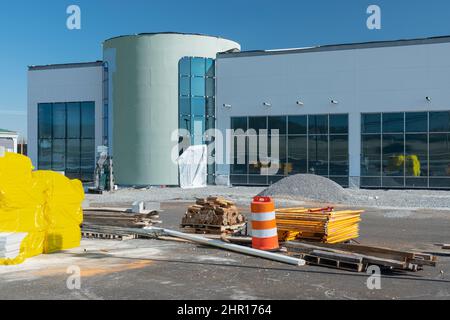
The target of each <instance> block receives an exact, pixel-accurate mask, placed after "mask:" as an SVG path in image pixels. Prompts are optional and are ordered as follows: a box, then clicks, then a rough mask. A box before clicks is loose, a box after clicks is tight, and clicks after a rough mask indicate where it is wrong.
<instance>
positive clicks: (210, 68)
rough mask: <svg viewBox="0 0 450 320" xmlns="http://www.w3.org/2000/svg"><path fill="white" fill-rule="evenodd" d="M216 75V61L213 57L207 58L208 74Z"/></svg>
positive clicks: (210, 75) (209, 75)
mask: <svg viewBox="0 0 450 320" xmlns="http://www.w3.org/2000/svg"><path fill="white" fill-rule="evenodd" d="M215 75H216V70H215V61H214V60H213V59H206V76H208V77H214V76H215Z"/></svg>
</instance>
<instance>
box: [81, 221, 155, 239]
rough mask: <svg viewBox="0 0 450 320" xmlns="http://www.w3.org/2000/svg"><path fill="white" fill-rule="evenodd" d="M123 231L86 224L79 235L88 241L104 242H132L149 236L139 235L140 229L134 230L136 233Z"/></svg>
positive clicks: (119, 228) (118, 228) (116, 228)
mask: <svg viewBox="0 0 450 320" xmlns="http://www.w3.org/2000/svg"><path fill="white" fill-rule="evenodd" d="M126 229H127V230H124V229H123V228H121V227H114V226H103V225H92V224H86V225H83V226H82V229H81V235H82V236H83V237H84V238H88V239H104V240H118V241H125V240H133V239H149V238H152V237H151V236H145V235H142V234H141V233H139V232H138V231H139V230H140V229H136V231H137V232H136V233H133V232H132V231H129V230H130V228H126Z"/></svg>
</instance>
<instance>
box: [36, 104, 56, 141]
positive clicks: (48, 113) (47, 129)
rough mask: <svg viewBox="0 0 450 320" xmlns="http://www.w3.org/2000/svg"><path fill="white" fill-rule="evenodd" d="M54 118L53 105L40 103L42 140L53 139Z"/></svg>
mask: <svg viewBox="0 0 450 320" xmlns="http://www.w3.org/2000/svg"><path fill="white" fill-rule="evenodd" d="M52 117H53V107H52V104H51V103H40V104H39V105H38V127H39V138H40V139H49V138H51V137H52Z"/></svg>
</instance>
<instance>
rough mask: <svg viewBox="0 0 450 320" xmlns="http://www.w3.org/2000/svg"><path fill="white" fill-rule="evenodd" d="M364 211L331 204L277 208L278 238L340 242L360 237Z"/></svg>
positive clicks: (284, 239) (282, 239)
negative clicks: (329, 206) (360, 223)
mask: <svg viewBox="0 0 450 320" xmlns="http://www.w3.org/2000/svg"><path fill="white" fill-rule="evenodd" d="M361 213H363V211H355V210H346V211H335V210H334V209H333V208H323V209H305V208H290V209H279V210H277V212H276V217H277V227H278V236H279V238H280V241H289V240H295V239H303V240H311V241H318V242H323V243H341V242H345V241H348V240H351V239H356V238H358V237H359V222H360V221H361Z"/></svg>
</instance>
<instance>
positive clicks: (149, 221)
mask: <svg viewBox="0 0 450 320" xmlns="http://www.w3.org/2000/svg"><path fill="white" fill-rule="evenodd" d="M158 218H159V214H158V213H157V212H152V213H147V214H139V213H138V214H135V213H123V212H116V211H103V212H102V211H95V212H93V211H86V210H85V211H84V223H83V226H89V225H100V226H115V227H125V228H145V227H148V226H152V225H154V224H159V223H161V221H159V220H157V219H158Z"/></svg>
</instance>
